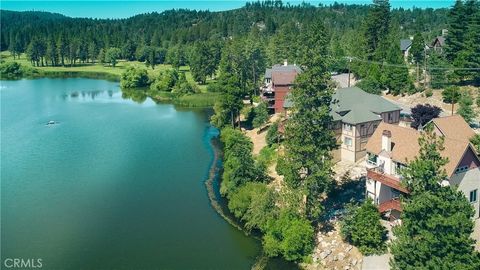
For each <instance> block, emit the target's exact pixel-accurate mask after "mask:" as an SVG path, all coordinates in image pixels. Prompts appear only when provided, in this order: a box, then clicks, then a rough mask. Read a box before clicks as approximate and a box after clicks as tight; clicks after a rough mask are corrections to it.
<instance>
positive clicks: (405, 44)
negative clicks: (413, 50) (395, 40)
mask: <svg viewBox="0 0 480 270" xmlns="http://www.w3.org/2000/svg"><path fill="white" fill-rule="evenodd" d="M410 46H412V40H411V39H401V40H400V50H402V51H406V50H407V49H408V48H410Z"/></svg>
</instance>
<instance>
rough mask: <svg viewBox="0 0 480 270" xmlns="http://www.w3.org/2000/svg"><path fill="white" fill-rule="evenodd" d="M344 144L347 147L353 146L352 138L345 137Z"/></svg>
mask: <svg viewBox="0 0 480 270" xmlns="http://www.w3.org/2000/svg"><path fill="white" fill-rule="evenodd" d="M343 142H344V143H345V145H346V146H352V138H350V137H345V138H344V141H343Z"/></svg>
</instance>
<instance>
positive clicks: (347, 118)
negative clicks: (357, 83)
mask: <svg viewBox="0 0 480 270" xmlns="http://www.w3.org/2000/svg"><path fill="white" fill-rule="evenodd" d="M330 107H331V109H332V111H331V112H330V114H331V115H332V117H333V120H334V121H336V120H341V121H342V122H345V123H348V124H352V125H355V124H359V123H365V122H370V121H377V120H381V119H382V118H381V117H380V114H381V113H383V112H391V111H397V110H401V108H400V107H398V106H397V105H395V104H393V103H392V102H390V101H388V100H386V99H384V98H383V97H381V96H379V95H374V94H369V93H367V92H365V91H363V90H362V89H360V88H358V87H347V88H340V89H338V90H337V91H336V92H335V93H334V95H333V97H332V105H331V106H330Z"/></svg>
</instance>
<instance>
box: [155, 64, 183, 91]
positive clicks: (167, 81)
mask: <svg viewBox="0 0 480 270" xmlns="http://www.w3.org/2000/svg"><path fill="white" fill-rule="evenodd" d="M177 80H178V72H177V71H176V70H174V69H172V70H164V71H162V72H160V74H159V75H158V76H157V77H156V78H155V80H154V82H153V83H152V84H151V85H150V90H154V91H161V92H170V91H172V89H173V87H174V86H175V84H176V83H177Z"/></svg>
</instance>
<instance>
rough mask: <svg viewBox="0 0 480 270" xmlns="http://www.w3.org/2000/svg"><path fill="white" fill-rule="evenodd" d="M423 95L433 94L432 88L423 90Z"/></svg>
mask: <svg viewBox="0 0 480 270" xmlns="http://www.w3.org/2000/svg"><path fill="white" fill-rule="evenodd" d="M425 96H426V97H431V96H433V90H432V89H427V90H425Z"/></svg>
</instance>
